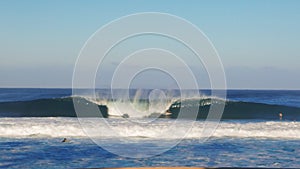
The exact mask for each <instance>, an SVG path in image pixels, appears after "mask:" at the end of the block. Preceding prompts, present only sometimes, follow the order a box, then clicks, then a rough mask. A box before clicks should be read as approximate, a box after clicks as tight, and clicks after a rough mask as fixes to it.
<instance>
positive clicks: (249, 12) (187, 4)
mask: <svg viewBox="0 0 300 169" xmlns="http://www.w3.org/2000/svg"><path fill="white" fill-rule="evenodd" d="M137 12H164V13H170V14H173V15H177V16H179V17H182V18H184V19H187V20H189V21H190V22H192V23H193V24H195V25H196V26H198V27H199V28H200V29H201V30H202V31H203V32H204V33H205V34H206V35H207V36H208V38H209V39H210V40H211V41H212V43H213V44H214V45H215V47H216V49H217V51H218V52H219V55H220V57H221V60H222V62H223V65H224V68H225V73H226V79H227V85H228V87H229V88H246V89H300V78H299V77H300V76H299V74H300V51H299V50H300V31H299V30H300V1H298V0H294V1H291V0H248V1H246V0H245V1H240V0H235V1H234V0H225V1H214V0H209V1H198V0H194V1H183V0H181V1H178V0H173V1H167V0H166V1H162V0H151V1H128V0H124V1H115V0H107V1H83V0H82V1H80V0H79V1H71V0H70V1H61V0H26V1H20V0H1V1H0V24H1V25H0V48H1V50H0V60H1V61H0V87H71V85H72V73H73V68H74V64H75V61H76V58H77V56H78V53H79V51H80V49H81V47H82V46H83V44H84V43H85V41H86V40H87V39H88V38H89V36H91V35H92V34H93V33H94V32H95V31H96V30H97V29H99V28H100V27H101V26H103V25H104V24H106V23H108V22H110V21H112V20H114V19H117V18H119V17H121V16H124V15H129V14H133V13H137Z"/></svg>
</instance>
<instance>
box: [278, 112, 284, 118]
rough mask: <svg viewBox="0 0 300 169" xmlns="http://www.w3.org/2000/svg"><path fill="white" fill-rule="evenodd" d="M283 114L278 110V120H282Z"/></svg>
mask: <svg viewBox="0 0 300 169" xmlns="http://www.w3.org/2000/svg"><path fill="white" fill-rule="evenodd" d="M282 117H283V114H282V112H279V120H282Z"/></svg>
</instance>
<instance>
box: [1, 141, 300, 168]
mask: <svg viewBox="0 0 300 169" xmlns="http://www.w3.org/2000/svg"><path fill="white" fill-rule="evenodd" d="M140 144H143V143H142V141H141V142H140ZM299 146H300V141H299V140H289V141H287V140H266V139H262V140H257V139H232V138H223V139H210V140H208V141H207V142H205V143H202V144H200V143H199V142H198V141H197V140H183V141H182V142H181V143H180V144H179V145H177V146H176V147H174V148H172V149H171V150H169V151H167V152H165V153H163V154H160V155H157V156H154V157H151V158H141V159H131V158H125V157H120V156H117V155H114V154H111V153H110V152H107V151H106V150H104V149H102V148H101V147H98V146H97V145H95V144H94V143H93V142H91V141H90V140H88V139H73V140H72V141H71V142H69V143H63V144H62V143H61V140H60V139H28V138H27V139H26V138H23V139H5V138H2V139H0V149H1V157H0V167H3V168H7V167H9V168H20V167H22V168H85V167H92V168H93V167H94V168H96V167H134V166H206V167H275V168H279V167H299V164H300V150H299ZM120 148H121V147H120ZM133 153H134V152H133Z"/></svg>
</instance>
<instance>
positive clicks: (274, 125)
mask: <svg viewBox="0 0 300 169" xmlns="http://www.w3.org/2000/svg"><path fill="white" fill-rule="evenodd" d="M88 120H89V123H90V130H93V131H95V134H94V135H93V136H94V137H97V136H101V138H114V137H115V136H112V134H111V132H106V129H107V128H106V127H104V125H103V124H99V121H98V120H97V119H93V118H90V119H88ZM106 120H107V122H108V124H111V125H110V129H112V130H113V131H115V133H116V134H118V137H123V138H129V139H130V138H132V139H176V137H175V138H174V135H176V134H174V133H172V132H165V133H164V134H163V135H161V132H162V131H168V130H170V125H171V124H172V123H173V120H171V119H159V120H157V121H155V122H154V123H151V124H147V123H144V121H143V119H139V120H137V121H136V122H134V123H133V122H131V121H128V120H126V119H120V118H118V119H109V118H108V119H106ZM189 124H190V121H188V120H181V121H180V123H178V126H176V132H178V133H180V132H185V131H187V129H186V126H189ZM203 126H204V121H196V122H194V123H193V127H192V128H191V129H190V130H189V131H188V132H187V133H186V135H185V139H197V138H200V137H201V133H202V130H203ZM158 136H159V137H158ZM0 137H8V138H10V137H33V138H35V137H46V138H48V137H54V138H55V137H59V138H63V137H88V136H87V135H86V134H85V132H84V131H83V129H82V127H81V126H80V123H79V121H78V119H77V118H66V117H51V118H50V117H48V118H45V117H44V118H35V117H31V118H1V120H0ZM212 137H217V138H224V137H236V138H273V139H279V138H283V139H300V122H291V121H282V122H279V121H256V122H255V121H247V120H243V121H240V120H232V121H222V122H221V123H220V124H219V126H218V128H217V129H216V131H215V132H214V133H213V135H212Z"/></svg>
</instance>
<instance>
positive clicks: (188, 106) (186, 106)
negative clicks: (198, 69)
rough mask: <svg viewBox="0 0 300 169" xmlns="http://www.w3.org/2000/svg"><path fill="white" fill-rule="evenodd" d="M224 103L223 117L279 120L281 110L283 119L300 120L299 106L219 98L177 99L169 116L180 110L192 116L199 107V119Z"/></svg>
mask: <svg viewBox="0 0 300 169" xmlns="http://www.w3.org/2000/svg"><path fill="white" fill-rule="evenodd" d="M222 104H225V108H224V112H223V115H222V119H265V120H278V119H279V112H282V113H283V119H285V120H300V108H298V107H290V106H282V105H270V104H263V103H253V102H240V101H224V100H221V99H217V98H204V99H187V100H183V101H181V102H180V101H176V102H174V103H173V104H172V105H171V106H170V108H169V110H168V111H169V112H170V113H171V114H170V115H169V117H171V118H177V117H178V115H179V112H180V111H182V113H183V114H184V115H182V116H181V117H183V118H192V117H190V116H189V112H190V110H195V109H196V110H197V109H198V115H197V119H205V118H206V117H207V115H208V112H209V109H210V107H211V105H214V106H220V105H222ZM191 116H193V115H191Z"/></svg>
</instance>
